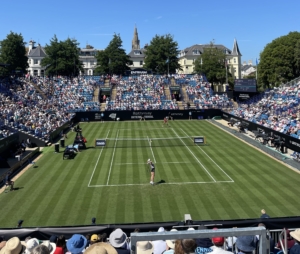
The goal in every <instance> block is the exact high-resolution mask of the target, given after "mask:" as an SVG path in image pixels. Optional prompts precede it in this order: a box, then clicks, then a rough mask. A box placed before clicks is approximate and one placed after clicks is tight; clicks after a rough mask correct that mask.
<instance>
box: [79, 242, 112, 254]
mask: <svg viewBox="0 0 300 254" xmlns="http://www.w3.org/2000/svg"><path fill="white" fill-rule="evenodd" d="M117 253H118V252H117V251H116V249H115V248H114V247H112V246H111V245H110V244H109V243H103V242H101V243H94V244H93V245H91V246H90V247H88V248H87V249H86V250H85V252H84V254H117Z"/></svg>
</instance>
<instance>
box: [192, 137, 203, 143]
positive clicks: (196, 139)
mask: <svg viewBox="0 0 300 254" xmlns="http://www.w3.org/2000/svg"><path fill="white" fill-rule="evenodd" d="M205 143H206V142H205V137H194V144H205Z"/></svg>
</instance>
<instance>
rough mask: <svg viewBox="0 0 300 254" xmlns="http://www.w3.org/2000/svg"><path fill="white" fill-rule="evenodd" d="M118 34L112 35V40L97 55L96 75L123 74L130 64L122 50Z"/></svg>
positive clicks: (128, 58)
mask: <svg viewBox="0 0 300 254" xmlns="http://www.w3.org/2000/svg"><path fill="white" fill-rule="evenodd" d="M122 43H123V42H122V39H121V37H120V34H114V36H113V39H112V40H111V41H110V43H109V44H108V46H107V47H106V48H105V50H103V51H99V52H98V53H97V56H96V58H97V67H96V70H95V72H96V73H102V74H105V73H110V74H118V75H120V74H124V73H125V71H126V70H129V69H130V68H129V67H128V66H129V65H131V64H132V61H131V60H130V57H129V56H128V55H127V54H126V52H125V50H124V49H123V48H122Z"/></svg>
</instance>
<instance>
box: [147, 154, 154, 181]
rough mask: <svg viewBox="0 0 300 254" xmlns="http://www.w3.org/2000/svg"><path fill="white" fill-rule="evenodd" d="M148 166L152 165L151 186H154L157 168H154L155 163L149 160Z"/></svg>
mask: <svg viewBox="0 0 300 254" xmlns="http://www.w3.org/2000/svg"><path fill="white" fill-rule="evenodd" d="M147 164H149V165H150V172H151V176H150V184H152V185H153V184H154V176H155V166H154V164H153V162H152V161H151V160H150V159H148V160H147Z"/></svg>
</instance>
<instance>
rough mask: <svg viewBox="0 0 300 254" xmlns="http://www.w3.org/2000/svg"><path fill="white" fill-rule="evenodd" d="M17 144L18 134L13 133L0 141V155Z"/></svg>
mask: <svg viewBox="0 0 300 254" xmlns="http://www.w3.org/2000/svg"><path fill="white" fill-rule="evenodd" d="M18 142H19V134H18V133H15V134H12V135H10V136H8V137H6V138H3V139H1V140H0V153H2V152H5V151H7V150H8V149H10V148H11V147H12V146H14V145H15V144H17V143H18Z"/></svg>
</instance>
